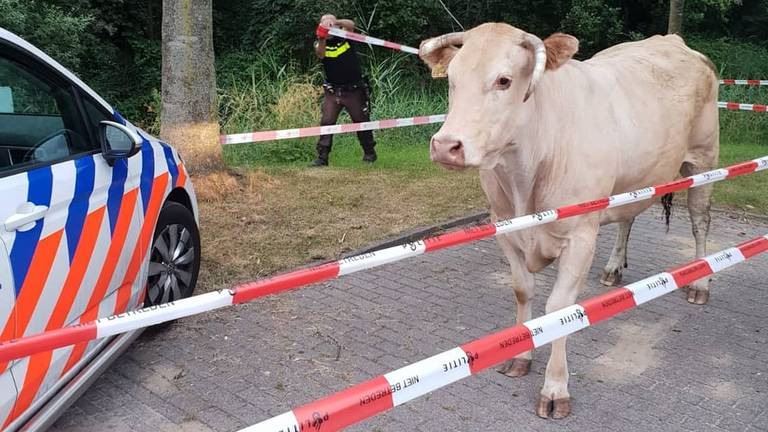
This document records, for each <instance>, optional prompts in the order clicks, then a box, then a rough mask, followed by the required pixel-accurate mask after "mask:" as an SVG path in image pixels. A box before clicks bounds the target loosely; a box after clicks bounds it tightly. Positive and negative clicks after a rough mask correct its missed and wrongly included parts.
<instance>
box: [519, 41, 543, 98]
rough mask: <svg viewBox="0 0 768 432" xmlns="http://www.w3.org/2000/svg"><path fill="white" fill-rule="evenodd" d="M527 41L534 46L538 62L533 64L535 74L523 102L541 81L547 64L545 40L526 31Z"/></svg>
mask: <svg viewBox="0 0 768 432" xmlns="http://www.w3.org/2000/svg"><path fill="white" fill-rule="evenodd" d="M525 41H526V42H528V43H530V44H531V46H533V54H534V58H535V59H536V64H535V65H534V66H533V74H532V75H531V82H530V83H529V84H528V90H527V91H526V92H525V98H523V102H525V101H527V100H528V98H529V97H530V96H531V94H532V93H533V90H534V89H535V88H536V84H538V83H539V80H540V79H541V76H542V75H543V74H544V69H545V68H546V66H547V49H546V48H545V47H544V42H542V41H541V39H539V38H538V37H536V36H534V35H532V34H530V33H526V34H525Z"/></svg>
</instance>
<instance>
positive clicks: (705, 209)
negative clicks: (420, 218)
mask: <svg viewBox="0 0 768 432" xmlns="http://www.w3.org/2000/svg"><path fill="white" fill-rule="evenodd" d="M714 165H715V164H714V163H712V164H711V165H710V164H705V165H700V166H695V165H693V164H691V163H689V162H686V163H684V164H683V168H682V170H681V172H682V174H683V175H684V176H690V175H695V174H699V173H702V172H704V171H709V170H711V169H712V168H714ZM712 186H713V185H711V184H708V185H704V186H699V187H697V188H692V189H689V190H688V212H689V214H690V216H691V228H692V230H693V238H694V240H695V242H696V258H703V257H704V256H706V255H707V235H708V234H709V222H710V215H709V207H710V197H711V196H712ZM709 281H710V279H709V278H704V279H699V280H697V281H695V282H693V283H691V284H690V285H689V286H688V287H687V289H686V291H687V292H688V302H689V303H694V304H699V305H702V304H706V303H707V301H708V300H709Z"/></svg>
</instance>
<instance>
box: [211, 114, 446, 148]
mask: <svg viewBox="0 0 768 432" xmlns="http://www.w3.org/2000/svg"><path fill="white" fill-rule="evenodd" d="M444 121H445V114H438V115H429V116H417V117H404V118H398V119H389V120H374V121H369V122H362V123H347V124H339V125H330V126H313V127H305V128H299V129H282V130H273V131H262V132H248V133H241V134H233V135H221V136H220V137H219V142H220V143H221V144H222V145H226V144H244V143H251V142H260V141H275V140H283V139H291V138H305V137H313V136H320V135H335V134H343V133H350V132H360V131H366V130H379V129H391V128H399V127H406V126H418V125H425V124H432V123H442V122H444Z"/></svg>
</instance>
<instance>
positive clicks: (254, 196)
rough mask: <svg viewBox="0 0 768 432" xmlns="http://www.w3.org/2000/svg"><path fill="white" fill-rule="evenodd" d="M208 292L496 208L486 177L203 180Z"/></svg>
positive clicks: (278, 175)
mask: <svg viewBox="0 0 768 432" xmlns="http://www.w3.org/2000/svg"><path fill="white" fill-rule="evenodd" d="M194 182H195V189H196V191H197V193H198V201H199V205H200V232H201V237H202V240H201V241H202V244H203V251H202V254H203V262H202V268H201V271H200V280H199V282H198V290H197V292H198V293H201V292H205V291H210V290H214V289H218V288H222V287H227V286H230V285H232V284H234V283H237V282H241V281H249V280H253V279H257V278H260V277H263V276H266V275H268V274H272V273H275V272H279V271H282V270H288V269H290V268H294V267H297V266H301V265H304V264H310V263H317V262H319V261H327V260H333V259H336V258H338V257H339V256H340V255H341V254H342V253H344V252H347V251H350V250H354V249H356V248H359V247H362V246H363V245H365V244H368V243H371V242H372V241H374V240H379V239H382V238H386V237H388V236H392V235H394V234H398V233H401V232H403V231H405V230H408V229H412V228H414V227H418V226H423V225H428V224H432V223H435V222H438V221H444V220H447V219H450V218H453V217H456V216H462V215H465V214H467V213H468V212H470V211H473V210H479V209H485V208H486V207H487V204H486V201H485V197H484V195H483V193H482V190H481V189H480V183H479V180H478V176H477V172H476V171H472V170H470V171H466V172H460V173H456V172H447V171H443V172H438V173H437V174H435V173H430V174H429V175H424V176H418V175H416V176H414V175H413V173H403V172H398V171H395V170H366V171H357V170H356V171H354V172H353V171H350V170H347V169H337V168H326V169H317V170H312V169H298V168H293V169H284V170H280V171H274V172H266V171H262V170H248V171H241V172H238V173H233V174H231V175H225V174H214V175H212V176H209V177H206V178H196V179H194Z"/></svg>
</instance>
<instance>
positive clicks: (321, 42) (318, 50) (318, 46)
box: [315, 38, 325, 60]
mask: <svg viewBox="0 0 768 432" xmlns="http://www.w3.org/2000/svg"><path fill="white" fill-rule="evenodd" d="M315 55H316V56H317V58H319V59H321V60H322V59H324V58H325V38H317V40H316V41H315Z"/></svg>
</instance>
